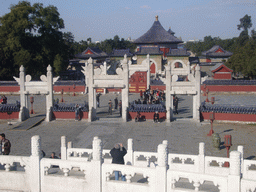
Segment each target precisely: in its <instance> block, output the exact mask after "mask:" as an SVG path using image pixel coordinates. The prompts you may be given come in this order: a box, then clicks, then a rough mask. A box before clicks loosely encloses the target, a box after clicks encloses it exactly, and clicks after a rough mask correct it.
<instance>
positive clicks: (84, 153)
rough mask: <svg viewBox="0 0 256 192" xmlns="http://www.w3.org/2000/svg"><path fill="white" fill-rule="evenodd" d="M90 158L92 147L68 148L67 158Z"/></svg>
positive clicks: (75, 159)
mask: <svg viewBox="0 0 256 192" xmlns="http://www.w3.org/2000/svg"><path fill="white" fill-rule="evenodd" d="M91 158H92V149H82V148H68V149H67V160H71V159H72V160H74V161H88V160H90V159H91Z"/></svg>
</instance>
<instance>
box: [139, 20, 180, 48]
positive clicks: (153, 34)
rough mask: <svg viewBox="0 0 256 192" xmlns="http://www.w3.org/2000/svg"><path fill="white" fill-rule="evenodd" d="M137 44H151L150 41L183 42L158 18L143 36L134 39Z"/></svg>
mask: <svg viewBox="0 0 256 192" xmlns="http://www.w3.org/2000/svg"><path fill="white" fill-rule="evenodd" d="M134 43H135V44H150V43H174V44H177V43H182V41H181V40H179V39H178V38H177V37H175V36H173V35H171V34H170V33H169V32H167V31H166V30H165V29H164V28H163V26H162V25H161V23H160V22H159V21H158V20H156V21H155V22H154V23H153V25H152V27H151V28H150V29H149V30H148V31H147V32H146V33H145V34H144V35H142V36H141V37H139V38H138V39H136V40H135V41H134Z"/></svg>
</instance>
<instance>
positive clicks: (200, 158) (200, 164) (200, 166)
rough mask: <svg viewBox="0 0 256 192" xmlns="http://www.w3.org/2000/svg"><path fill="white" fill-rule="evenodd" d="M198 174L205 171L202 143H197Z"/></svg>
mask: <svg viewBox="0 0 256 192" xmlns="http://www.w3.org/2000/svg"><path fill="white" fill-rule="evenodd" d="M198 161H199V162H198V172H199V173H204V171H205V170H204V169H205V153H204V143H203V142H201V143H199V154H198Z"/></svg>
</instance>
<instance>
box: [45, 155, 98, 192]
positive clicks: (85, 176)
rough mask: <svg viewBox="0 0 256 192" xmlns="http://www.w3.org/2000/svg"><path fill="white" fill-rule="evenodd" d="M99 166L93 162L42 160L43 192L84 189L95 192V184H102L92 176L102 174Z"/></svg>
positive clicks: (64, 191)
mask: <svg viewBox="0 0 256 192" xmlns="http://www.w3.org/2000/svg"><path fill="white" fill-rule="evenodd" d="M97 166H99V165H98V164H96V165H95V164H94V163H93V162H86V161H85V162H82V161H74V160H61V159H48V158H43V159H42V160H41V170H42V171H41V186H42V189H41V191H42V192H48V191H62V192H66V191H67V192H68V191H83V190H84V189H88V190H89V191H93V187H94V186H93V185H94V183H95V182H96V183H99V182H100V179H98V180H95V177H93V176H92V175H93V174H95V175H96V174H98V175H99V174H100V171H97V170H99V168H98V167H97ZM72 171H73V172H72ZM92 178H94V180H92ZM98 178H100V175H99V176H98Z"/></svg>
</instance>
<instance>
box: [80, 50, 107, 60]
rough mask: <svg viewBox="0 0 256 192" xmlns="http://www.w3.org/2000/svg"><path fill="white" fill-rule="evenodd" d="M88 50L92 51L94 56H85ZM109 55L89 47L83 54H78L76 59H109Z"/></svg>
mask: <svg viewBox="0 0 256 192" xmlns="http://www.w3.org/2000/svg"><path fill="white" fill-rule="evenodd" d="M88 50H90V51H91V52H92V53H93V54H85V53H86V52H87V51H88ZM107 56H108V55H107V53H105V52H103V51H101V50H100V49H99V48H97V47H94V48H91V47H88V48H87V49H86V50H85V51H83V52H82V53H78V54H76V55H75V57H76V58H79V59H89V58H90V57H91V58H101V57H107Z"/></svg>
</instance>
